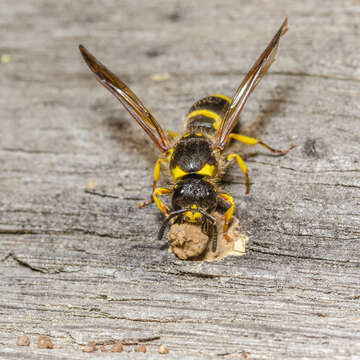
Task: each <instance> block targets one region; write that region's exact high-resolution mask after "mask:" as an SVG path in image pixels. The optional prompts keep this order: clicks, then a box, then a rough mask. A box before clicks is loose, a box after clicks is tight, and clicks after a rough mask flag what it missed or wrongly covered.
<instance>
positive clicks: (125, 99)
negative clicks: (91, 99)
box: [79, 45, 171, 153]
mask: <svg viewBox="0 0 360 360" xmlns="http://www.w3.org/2000/svg"><path fill="white" fill-rule="evenodd" d="M79 49H80V52H81V55H82V56H83V58H84V60H85V62H86V63H87V65H88V66H89V68H90V70H91V71H92V72H93V73H94V74H95V75H96V78H97V79H98V81H99V82H100V84H101V85H103V86H105V87H106V88H107V89H108V90H109V91H110V92H111V93H112V94H113V95H114V96H115V97H116V98H117V99H118V100H119V101H120V102H121V104H123V106H124V107H125V109H126V110H127V111H128V112H129V113H130V115H131V116H132V117H133V118H134V119H135V120H136V121H137V122H138V123H139V125H140V126H141V127H142V128H143V129H144V130H145V132H146V133H147V134H148V135H149V136H150V138H151V139H152V140H153V141H154V143H155V144H156V145H157V146H158V147H159V149H160V150H161V152H163V153H164V152H166V151H168V150H169V149H170V148H171V146H170V142H169V139H168V137H167V136H166V134H165V132H164V131H163V129H162V128H161V127H160V125H159V123H158V122H157V121H156V120H155V118H154V117H153V116H152V115H151V114H150V112H149V111H148V110H147V109H146V107H145V106H144V105H143V103H142V102H141V101H140V100H139V99H138V97H137V96H136V95H135V94H134V93H133V92H132V91H131V90H130V89H129V88H128V86H127V85H126V84H125V83H123V82H122V81H121V80H120V79H119V78H118V77H117V76H116V75H115V74H113V73H112V72H111V71H110V70H108V69H107V68H106V67H105V66H104V65H103V64H102V63H101V62H100V61H99V60H97V59H96V57H95V56H94V55H92V54H91V53H90V52H89V51H88V50H87V49H86V48H85V47H84V46H83V45H79Z"/></svg>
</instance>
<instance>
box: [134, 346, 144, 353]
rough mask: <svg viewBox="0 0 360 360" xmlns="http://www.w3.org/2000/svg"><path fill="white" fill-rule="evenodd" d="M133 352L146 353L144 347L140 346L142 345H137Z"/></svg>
mask: <svg viewBox="0 0 360 360" xmlns="http://www.w3.org/2000/svg"><path fill="white" fill-rule="evenodd" d="M135 351H136V352H143V353H146V345H144V344H142V345H139V346H137V347H136V348H135Z"/></svg>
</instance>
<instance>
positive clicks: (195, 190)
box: [79, 19, 294, 252]
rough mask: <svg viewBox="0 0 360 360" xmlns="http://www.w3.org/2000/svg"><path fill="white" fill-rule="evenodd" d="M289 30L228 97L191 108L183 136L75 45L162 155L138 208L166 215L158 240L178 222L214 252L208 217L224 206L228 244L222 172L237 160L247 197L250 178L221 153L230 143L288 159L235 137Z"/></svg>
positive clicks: (233, 156)
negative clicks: (194, 226)
mask: <svg viewBox="0 0 360 360" xmlns="http://www.w3.org/2000/svg"><path fill="white" fill-rule="evenodd" d="M287 29H288V27H287V19H285V20H284V21H283V23H282V25H281V27H280V28H279V30H278V31H277V32H276V34H275V36H274V37H273V39H272V40H271V41H270V43H269V44H268V46H267V47H266V49H265V50H264V51H263V53H262V54H261V55H260V57H259V58H258V59H257V61H256V62H255V63H254V65H253V66H252V67H251V69H250V70H249V72H248V73H247V74H246V76H245V78H244V80H243V81H242V83H241V84H240V86H239V88H238V89H237V90H236V92H235V94H234V96H233V97H232V98H229V97H227V96H225V95H219V94H215V95H211V96H208V97H205V98H203V99H201V100H199V101H197V102H196V103H195V104H193V105H192V106H191V108H190V110H189V111H188V113H187V115H186V118H185V121H184V131H183V132H182V133H181V134H176V133H174V132H172V131H164V130H163V129H162V127H161V126H160V125H159V123H158V121H157V120H156V119H155V118H154V117H153V116H152V115H151V113H150V112H149V111H148V110H147V109H146V107H145V106H144V105H143V103H142V102H141V101H140V100H139V99H138V97H137V96H136V95H135V94H134V93H133V92H132V91H131V90H130V89H129V87H128V86H127V85H126V84H124V82H122V81H121V80H120V79H119V78H118V77H117V76H116V75H115V74H113V73H112V72H111V71H110V70H108V69H107V68H106V67H105V66H104V65H103V64H102V63H101V62H100V61H98V60H97V59H96V58H95V56H93V55H92V54H91V53H90V52H89V51H88V50H87V49H86V48H85V47H84V46H82V45H80V46H79V49H80V52H81V54H82V56H83V58H84V60H85V62H86V63H87V65H88V66H89V68H90V69H91V71H92V72H93V73H94V74H95V75H96V78H97V80H98V81H99V82H100V83H101V84H102V85H103V86H104V87H105V88H106V89H108V90H109V91H110V92H111V93H112V94H113V95H114V96H115V97H116V98H117V99H118V100H119V101H120V103H121V104H122V105H123V106H124V107H125V109H126V110H127V111H128V112H129V113H130V115H131V116H132V117H133V118H134V119H135V120H136V121H137V122H138V124H139V125H140V126H141V127H142V128H143V130H144V131H145V132H146V133H147V135H148V136H149V137H150V139H151V140H152V141H153V142H154V143H155V144H156V145H157V147H158V148H159V150H160V152H161V154H162V155H161V156H160V157H159V158H158V159H157V161H156V163H155V167H154V173H153V191H152V195H151V197H150V199H149V200H148V201H145V202H144V203H143V204H141V205H139V207H142V206H144V205H148V204H150V203H152V202H154V203H155V204H156V206H157V207H158V209H159V210H160V212H161V213H162V214H163V215H164V216H165V220H164V222H163V224H162V226H161V228H160V230H159V235H158V237H159V239H161V238H162V237H163V234H164V231H165V229H166V227H167V225H168V224H169V222H170V220H172V219H173V221H177V222H190V223H198V224H201V225H202V226H203V227H204V228H205V229H206V231H207V234H209V238H210V239H211V241H212V251H213V252H215V251H216V247H217V234H218V230H217V225H216V221H215V218H214V217H213V216H212V215H211V214H212V212H213V211H214V210H215V209H216V208H217V206H218V204H219V202H222V203H224V201H225V203H226V204H228V205H227V210H226V211H225V213H224V214H223V216H224V225H223V229H222V232H223V236H224V238H225V239H226V240H228V241H230V240H231V239H230V238H229V235H228V234H227V231H228V228H229V224H230V220H231V218H232V216H233V213H234V206H235V205H234V200H233V198H232V197H231V196H230V195H228V194H226V193H224V192H221V191H218V189H217V188H218V185H219V183H220V181H221V177H222V175H223V173H224V171H225V169H226V167H227V166H228V165H229V164H230V163H231V162H233V160H236V162H237V164H238V166H239V168H240V169H241V171H242V172H243V174H244V176H245V184H246V190H245V193H246V194H247V193H249V188H250V182H249V174H248V170H247V167H246V165H245V162H244V160H243V159H242V158H241V157H240V156H239V155H238V154H236V153H234V152H231V153H228V154H224V150H225V148H226V146H227V145H228V144H229V142H230V140H236V141H240V142H241V143H244V144H248V145H256V144H259V145H261V146H263V147H265V148H266V149H268V150H270V151H271V152H273V153H277V154H279V155H284V154H286V153H287V152H288V151H289V150H290V149H291V148H292V147H293V146H294V145H291V146H290V147H289V148H288V149H287V150H276V149H274V148H272V147H270V146H269V145H267V144H265V143H264V142H262V141H260V140H259V139H257V138H253V137H248V136H245V135H241V134H237V133H234V132H233V130H234V128H235V126H236V125H237V123H238V119H239V115H240V113H241V111H242V109H243V107H244V105H245V104H246V101H247V100H248V98H249V95H250V94H251V92H252V91H253V90H254V89H255V87H256V85H257V84H258V83H259V81H260V80H261V78H262V77H263V76H264V74H265V73H266V72H267V71H268V69H269V68H270V66H271V64H272V63H273V61H274V60H275V54H276V52H277V49H278V46H279V41H280V38H281V36H282V35H284V34H285V33H286V31H287ZM161 164H165V165H166V167H167V170H168V175H169V178H170V183H171V185H169V186H168V187H157V182H158V180H159V178H160V171H161ZM165 194H172V201H171V204H172V208H171V209H169V208H168V207H167V206H166V205H165V204H164V203H163V201H162V200H161V199H160V196H161V195H165Z"/></svg>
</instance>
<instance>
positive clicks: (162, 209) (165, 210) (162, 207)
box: [152, 188, 171, 217]
mask: <svg viewBox="0 0 360 360" xmlns="http://www.w3.org/2000/svg"><path fill="white" fill-rule="evenodd" d="M169 193H171V189H168V188H156V189H155V190H154V192H153V195H152V196H153V199H154V202H155V205H156V206H157V207H158V209H159V210H160V212H161V213H162V214H163V215H164V216H166V217H168V216H169V214H168V211H169V209H168V208H167V206H166V205H165V204H164V203H163V202H162V201H161V200H160V199H159V198H158V197H157V196H158V195H164V194H169Z"/></svg>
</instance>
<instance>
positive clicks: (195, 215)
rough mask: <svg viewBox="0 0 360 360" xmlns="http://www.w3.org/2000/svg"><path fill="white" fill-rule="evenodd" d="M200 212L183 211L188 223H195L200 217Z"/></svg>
mask: <svg viewBox="0 0 360 360" xmlns="http://www.w3.org/2000/svg"><path fill="white" fill-rule="evenodd" d="M201 217H202V214H201V213H199V212H198V211H195V212H192V211H186V212H185V213H184V218H185V220H186V221H187V222H190V223H197V222H198V220H199V219H201Z"/></svg>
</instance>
